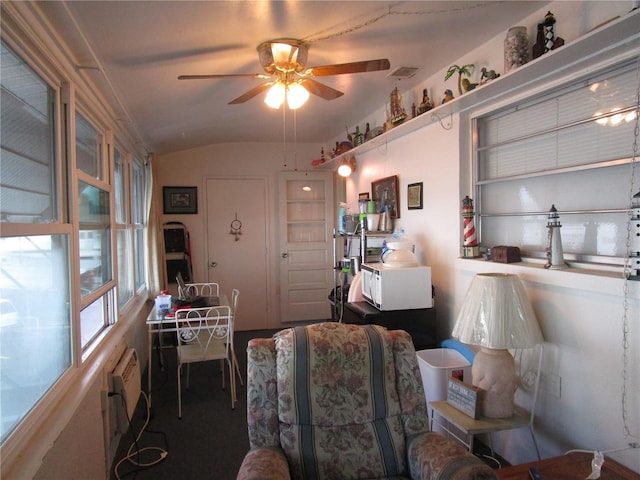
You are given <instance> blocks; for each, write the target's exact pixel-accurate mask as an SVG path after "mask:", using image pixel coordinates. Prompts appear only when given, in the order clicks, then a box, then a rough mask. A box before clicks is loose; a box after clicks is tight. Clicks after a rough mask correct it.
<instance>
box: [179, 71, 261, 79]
mask: <svg viewBox="0 0 640 480" xmlns="http://www.w3.org/2000/svg"><path fill="white" fill-rule="evenodd" d="M270 77H271V75H265V74H263V73H232V74H230V75H180V76H179V77H178V80H206V79H210V78H270Z"/></svg>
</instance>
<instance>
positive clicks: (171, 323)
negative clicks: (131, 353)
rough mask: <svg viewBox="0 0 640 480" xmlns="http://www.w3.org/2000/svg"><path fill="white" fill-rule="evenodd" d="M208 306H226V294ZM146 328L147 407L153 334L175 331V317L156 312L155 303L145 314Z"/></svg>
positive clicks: (219, 296) (159, 334)
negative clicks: (147, 334)
mask: <svg viewBox="0 0 640 480" xmlns="http://www.w3.org/2000/svg"><path fill="white" fill-rule="evenodd" d="M208 306H210V307H228V306H229V300H228V299H227V296H226V295H224V294H220V295H218V296H217V301H216V302H215V305H208ZM221 318H223V317H221ZM227 320H228V319H227ZM147 329H148V332H149V364H148V365H147V384H148V387H149V395H148V396H149V407H151V365H152V364H153V362H152V360H151V356H152V353H153V335H155V334H157V335H158V338H160V336H161V335H162V334H163V333H171V332H177V331H178V329H177V328H176V319H175V317H166V316H161V315H158V314H157V312H156V307H155V305H154V306H153V308H152V309H151V311H150V312H149V315H148V316H147Z"/></svg>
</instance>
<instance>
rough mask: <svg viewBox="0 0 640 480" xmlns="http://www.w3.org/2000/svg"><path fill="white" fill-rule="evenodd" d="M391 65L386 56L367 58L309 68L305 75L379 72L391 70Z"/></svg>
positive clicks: (322, 75)
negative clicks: (360, 60) (376, 58)
mask: <svg viewBox="0 0 640 480" xmlns="http://www.w3.org/2000/svg"><path fill="white" fill-rule="evenodd" d="M389 68H391V65H390V64H389V60H387V59H386V58H380V59H378V60H365V61H363V62H352V63H340V64H336V65H323V66H321V67H313V68H309V69H307V70H306V71H305V73H304V75H310V76H313V77H324V76H327V75H342V74H344V73H361V72H377V71H380V70H389Z"/></svg>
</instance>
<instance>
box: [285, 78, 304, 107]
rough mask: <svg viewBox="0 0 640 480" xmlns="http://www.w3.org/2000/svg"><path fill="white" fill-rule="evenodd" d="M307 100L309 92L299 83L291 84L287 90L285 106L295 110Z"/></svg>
mask: <svg viewBox="0 0 640 480" xmlns="http://www.w3.org/2000/svg"><path fill="white" fill-rule="evenodd" d="M308 99H309V92H308V91H307V89H306V88H304V87H303V86H302V85H300V84H299V83H292V84H291V85H289V87H288V88H287V104H288V105H289V108H290V109H291V110H296V109H298V108H300V107H301V106H302V105H304V104H305V103H306V101H307V100H308Z"/></svg>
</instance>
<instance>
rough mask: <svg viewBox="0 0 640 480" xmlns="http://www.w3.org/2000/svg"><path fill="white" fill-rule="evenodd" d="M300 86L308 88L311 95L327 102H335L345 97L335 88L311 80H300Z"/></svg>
mask: <svg viewBox="0 0 640 480" xmlns="http://www.w3.org/2000/svg"><path fill="white" fill-rule="evenodd" d="M300 85H302V86H303V87H304V88H306V89H307V90H308V91H309V93H313V94H314V95H317V96H319V97H322V98H324V99H325V100H335V99H336V98H338V97H341V96H342V95H344V93H342V92H341V91H339V90H336V89H335V88H331V87H327V86H326V85H324V84H322V83H320V82H316V81H315V80H311V79H310V78H303V79H302V80H300Z"/></svg>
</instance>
